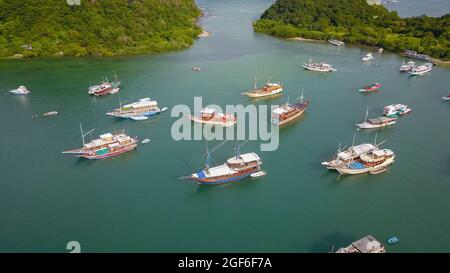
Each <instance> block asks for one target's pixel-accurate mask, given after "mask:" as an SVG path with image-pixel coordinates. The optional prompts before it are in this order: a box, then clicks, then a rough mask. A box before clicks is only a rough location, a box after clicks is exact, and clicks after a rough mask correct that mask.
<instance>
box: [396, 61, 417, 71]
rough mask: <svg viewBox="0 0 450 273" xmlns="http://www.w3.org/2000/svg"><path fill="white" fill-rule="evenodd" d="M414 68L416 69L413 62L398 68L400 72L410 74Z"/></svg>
mask: <svg viewBox="0 0 450 273" xmlns="http://www.w3.org/2000/svg"><path fill="white" fill-rule="evenodd" d="M414 67H416V63H415V62H414V61H409V62H407V63H404V62H403V64H402V66H400V72H410V71H411V70H412V69H413V68H414Z"/></svg>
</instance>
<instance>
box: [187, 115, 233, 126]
mask: <svg viewBox="0 0 450 273" xmlns="http://www.w3.org/2000/svg"><path fill="white" fill-rule="evenodd" d="M191 120H192V121H193V122H196V123H201V124H207V125H220V126H223V127H230V126H234V125H235V124H236V120H234V121H227V122H222V121H217V120H214V121H211V120H203V119H201V118H198V117H195V116H191Z"/></svg>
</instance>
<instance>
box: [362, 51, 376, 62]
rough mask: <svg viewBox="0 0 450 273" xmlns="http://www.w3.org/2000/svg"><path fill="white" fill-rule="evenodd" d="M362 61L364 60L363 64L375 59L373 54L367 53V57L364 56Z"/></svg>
mask: <svg viewBox="0 0 450 273" xmlns="http://www.w3.org/2000/svg"><path fill="white" fill-rule="evenodd" d="M361 60H362V61H363V62H368V61H372V60H375V58H374V57H373V55H372V53H370V52H369V53H367V54H366V56H364V57H363V58H362V59H361Z"/></svg>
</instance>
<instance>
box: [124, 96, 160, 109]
mask: <svg viewBox="0 0 450 273" xmlns="http://www.w3.org/2000/svg"><path fill="white" fill-rule="evenodd" d="M156 105H158V102H156V101H155V100H153V101H152V100H150V98H143V99H140V100H139V101H138V102H133V103H131V104H127V105H124V106H123V107H124V108H129V107H131V108H141V107H147V106H156Z"/></svg>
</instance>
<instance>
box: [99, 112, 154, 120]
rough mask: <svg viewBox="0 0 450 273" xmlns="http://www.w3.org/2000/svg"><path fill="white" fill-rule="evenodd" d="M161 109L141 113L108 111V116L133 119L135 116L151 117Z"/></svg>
mask: <svg viewBox="0 0 450 273" xmlns="http://www.w3.org/2000/svg"><path fill="white" fill-rule="evenodd" d="M160 113H161V111H149V112H144V113H140V114H115V113H112V112H111V113H106V115H108V116H112V117H116V118H124V119H133V118H135V117H151V116H155V115H158V114H160Z"/></svg>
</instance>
